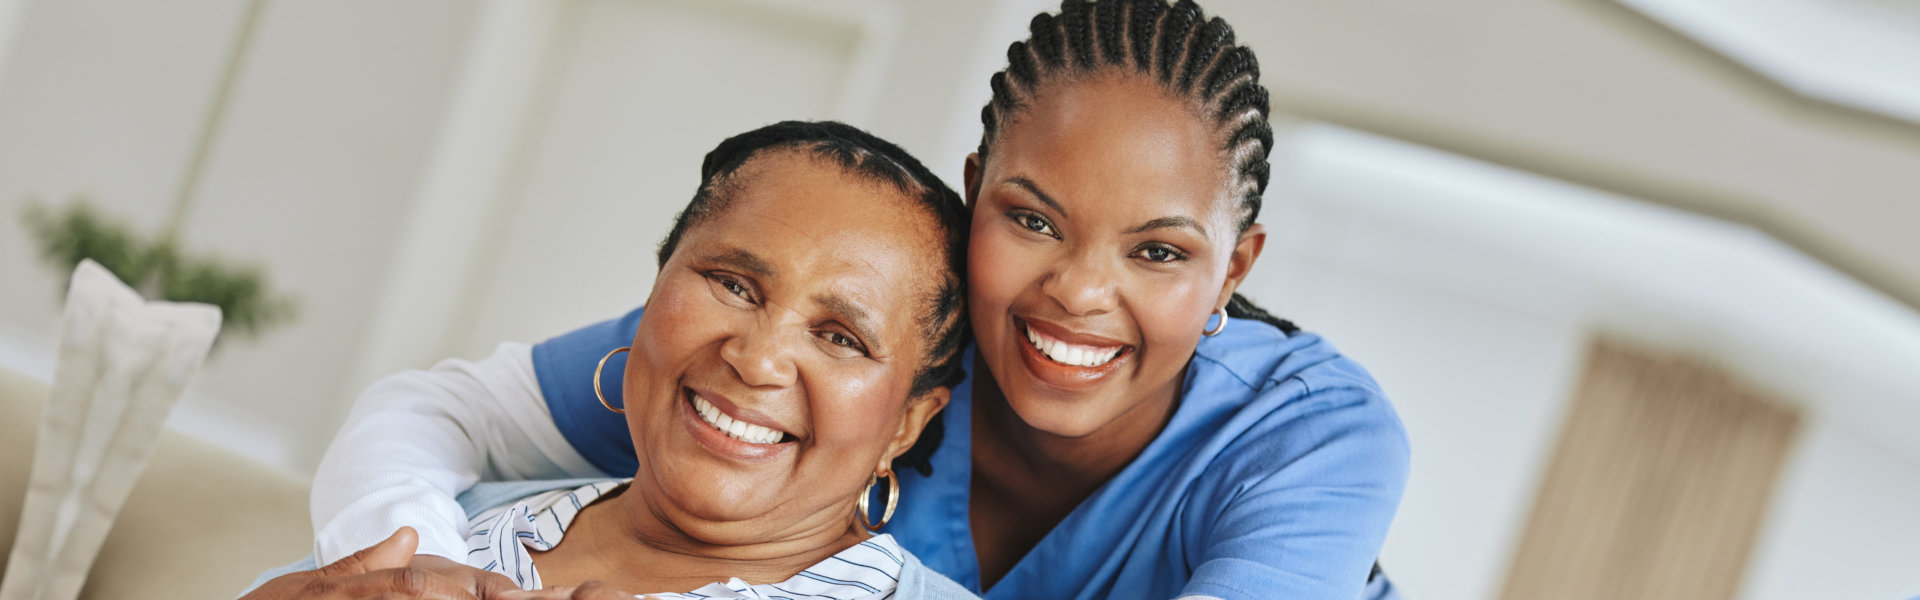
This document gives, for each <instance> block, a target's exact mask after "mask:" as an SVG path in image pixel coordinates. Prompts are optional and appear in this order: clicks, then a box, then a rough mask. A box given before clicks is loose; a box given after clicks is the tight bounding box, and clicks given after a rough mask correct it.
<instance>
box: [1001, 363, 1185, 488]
mask: <svg viewBox="0 0 1920 600" xmlns="http://www.w3.org/2000/svg"><path fill="white" fill-rule="evenodd" d="M985 364H986V361H985V360H979V359H977V358H976V360H975V361H974V365H976V368H978V369H980V370H981V371H982V373H981V374H980V375H976V376H975V377H974V388H973V415H974V420H975V423H974V425H973V428H974V434H973V440H974V444H975V447H974V456H975V457H976V463H979V462H987V463H991V464H997V465H998V466H1002V467H1009V468H1016V469H1018V470H1019V471H1024V473H1021V474H1020V475H1024V476H1021V477H1016V478H1013V479H1019V480H1025V482H1024V483H1023V485H1026V486H1037V487H1039V488H1040V489H1041V490H1045V491H1046V492H1047V495H1049V496H1052V497H1055V498H1059V499H1061V500H1069V499H1070V500H1071V504H1073V505H1077V504H1079V502H1080V501H1081V500H1084V499H1085V498H1086V497H1087V496H1089V495H1092V494H1093V492H1094V490H1096V489H1098V488H1099V487H1100V486H1101V485H1102V484H1105V483H1106V482H1107V480H1109V479H1112V478H1113V476H1114V475H1116V474H1118V473H1119V472H1120V470H1121V469H1124V468H1126V466H1127V464H1128V463H1131V462H1133V459H1134V457H1137V456H1139V455H1140V452H1141V451H1142V450H1145V449H1146V447H1147V444H1149V443H1152V442H1153V439H1154V438H1155V437H1157V436H1159V435H1160V431H1161V430H1162V429H1164V428H1166V425H1167V420H1168V419H1169V418H1171V417H1172V415H1173V409H1174V408H1175V407H1176V406H1177V405H1178V404H1179V402H1178V401H1179V382H1180V381H1182V380H1184V379H1185V377H1184V375H1183V376H1178V377H1175V378H1174V379H1173V380H1172V381H1170V382H1168V383H1167V384H1166V385H1163V386H1160V389H1155V390H1149V391H1148V394H1149V396H1148V397H1147V398H1146V399H1145V400H1143V401H1141V402H1138V403H1136V404H1134V406H1133V407H1132V408H1130V409H1128V410H1127V412H1125V413H1122V414H1121V415H1120V416H1119V417H1117V418H1115V419H1114V420H1113V421H1111V422H1109V423H1107V424H1105V425H1103V426H1101V427H1100V428H1099V429H1096V430H1094V431H1093V432H1091V433H1088V434H1086V435H1082V436H1073V437H1068V436H1062V435H1057V434H1054V433H1051V432H1048V431H1044V430H1041V429H1038V428H1035V427H1033V426H1032V425H1029V424H1028V423H1027V422H1026V421H1025V420H1023V419H1021V418H1020V415H1019V414H1018V413H1016V412H1014V410H1013V407H1012V405H1011V404H1009V403H1008V402H1007V398H1006V395H1005V393H1004V392H1003V391H1001V389H1000V385H999V383H998V382H996V381H994V379H993V376H992V373H990V372H986V371H987V369H986V368H985ZM982 459H984V460H982ZM1004 474H1005V473H1004V472H1003V475H1004ZM1029 489H1031V488H1029Z"/></svg>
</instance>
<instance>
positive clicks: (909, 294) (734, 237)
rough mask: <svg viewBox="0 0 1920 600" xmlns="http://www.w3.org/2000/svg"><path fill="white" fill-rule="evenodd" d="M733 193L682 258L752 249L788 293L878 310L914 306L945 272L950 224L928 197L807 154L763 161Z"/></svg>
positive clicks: (737, 176)
mask: <svg viewBox="0 0 1920 600" xmlns="http://www.w3.org/2000/svg"><path fill="white" fill-rule="evenodd" d="M725 193H726V194H727V195H728V198H727V200H726V201H725V202H724V203H723V206H722V208H721V209H720V210H719V211H718V213H717V214H715V215H713V216H712V217H711V218H709V219H707V220H706V222H704V223H701V224H700V225H698V226H697V227H695V228H694V229H693V230H692V231H689V232H687V237H686V239H684V240H683V241H682V246H681V248H679V249H677V250H676V251H675V255H676V256H678V255H680V254H681V253H683V252H691V253H708V252H714V251H716V250H721V248H720V247H724V249H725V251H733V250H741V251H746V252H749V253H752V254H753V255H755V256H756V257H758V258H760V259H761V260H764V261H766V262H767V263H768V266H770V267H771V268H772V270H773V272H774V278H775V279H777V280H778V281H777V283H778V284H779V285H780V286H782V287H783V288H786V289H789V290H792V291H796V292H799V291H804V292H806V293H808V294H813V293H826V292H831V293H835V294H838V295H841V296H844V297H847V298H848V299H851V300H854V301H855V302H859V303H861V304H864V305H867V306H868V308H869V310H895V309H896V308H898V307H901V306H910V305H911V303H913V302H916V301H918V300H919V299H920V298H921V297H922V295H923V294H924V293H925V292H924V291H922V290H921V289H920V288H921V286H923V285H929V284H927V283H925V282H928V281H930V280H934V279H935V278H932V277H926V276H925V274H926V273H927V272H928V270H929V269H944V268H945V261H944V260H942V249H941V247H940V244H941V239H942V238H941V237H940V235H939V227H940V224H939V223H938V222H937V221H936V220H935V218H934V217H933V215H932V214H931V212H930V211H928V210H925V209H924V208H922V207H921V206H920V204H919V201H918V200H916V199H914V198H911V197H908V196H907V195H906V194H905V193H903V192H901V191H900V190H899V188H896V187H894V186H893V185H891V184H887V183H883V182H878V181H874V180H871V179H868V178H864V177H860V176H858V175H854V174H851V173H848V172H846V171H845V170H844V169H842V168H841V167H839V166H838V165H835V164H833V163H832V162H829V161H827V160H824V159H820V158H816V157H813V156H811V155H810V154H808V153H806V152H805V151H800V150H781V151H774V152H769V153H764V154H761V155H759V156H755V157H754V158H753V159H752V160H749V161H748V162H747V164H745V165H742V166H741V168H740V169H739V170H738V171H736V172H735V173H734V174H733V180H732V182H731V183H730V185H729V186H728V189H727V191H726V192H725ZM908 282H913V283H914V285H908ZM893 320H897V319H881V321H883V322H884V321H893Z"/></svg>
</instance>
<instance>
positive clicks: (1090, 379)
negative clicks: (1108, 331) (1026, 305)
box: [1014, 318, 1134, 389]
mask: <svg viewBox="0 0 1920 600" xmlns="http://www.w3.org/2000/svg"><path fill="white" fill-rule="evenodd" d="M1014 324H1015V326H1016V327H1017V328H1018V329H1019V330H1020V334H1021V336H1022V337H1024V338H1025V340H1023V342H1024V343H1021V344H1020V346H1021V352H1020V355H1021V358H1022V362H1023V363H1025V364H1026V366H1027V370H1028V371H1029V372H1031V373H1033V374H1034V376H1035V377H1036V378H1037V379H1039V380H1040V381H1042V382H1044V383H1047V384H1049V385H1052V386H1054V387H1058V388H1063V389H1082V388H1086V387H1090V386H1093V385H1097V384H1098V383H1099V382H1101V381H1102V380H1104V379H1106V377H1107V376H1108V375H1111V374H1112V373H1113V372H1114V371H1115V370H1117V369H1118V368H1119V366H1120V365H1121V364H1123V363H1125V362H1126V361H1127V359H1128V358H1130V357H1132V355H1133V352H1134V347H1133V346H1131V345H1128V344H1125V343H1122V342H1119V341H1117V340H1113V339H1109V338H1105V337H1101V336H1097V335H1091V334H1086V333H1079V332H1074V331H1072V330H1069V329H1067V328H1065V327H1061V326H1058V325H1054V324H1052V323H1048V322H1045V321H1036V320H1028V319H1019V318H1016V319H1014Z"/></svg>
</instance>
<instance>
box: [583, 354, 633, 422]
mask: <svg viewBox="0 0 1920 600" xmlns="http://www.w3.org/2000/svg"><path fill="white" fill-rule="evenodd" d="M632 349H633V347H632V346H623V347H620V348H614V349H613V351H612V352H608V353H607V355H606V356H602V357H600V364H597V365H594V366H593V397H595V398H599V399H600V405H601V406H605V407H607V410H610V411H613V412H617V413H620V414H623V415H624V414H627V411H626V409H624V408H614V407H613V405H612V404H607V397H606V396H605V395H603V394H601V393H600V370H601V369H605V368H607V359H609V358H613V355H615V354H619V353H621V352H626V351H628V350H632ZM622 404H624V403H622Z"/></svg>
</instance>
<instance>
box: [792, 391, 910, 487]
mask: <svg viewBox="0 0 1920 600" xmlns="http://www.w3.org/2000/svg"><path fill="white" fill-rule="evenodd" d="M822 375H824V376H821V375H816V376H814V377H811V378H809V383H808V385H807V396H808V397H809V398H812V399H813V402H812V403H811V404H812V406H811V411H812V413H813V414H812V415H811V417H810V418H811V420H812V421H813V433H814V438H815V439H814V441H815V442H816V445H815V449H816V450H818V451H823V452H824V453H825V454H828V455H830V456H833V457H836V458H833V459H831V463H830V465H831V466H829V468H832V469H836V470H837V469H842V468H844V469H847V470H849V471H862V472H864V470H865V469H867V468H870V466H871V465H873V464H875V463H874V462H873V460H872V459H876V458H878V457H879V456H880V455H881V454H882V453H883V452H884V451H885V450H886V444H887V442H888V441H889V440H891V439H892V438H893V433H894V430H893V426H894V424H895V423H897V422H898V420H899V416H900V409H901V405H902V401H901V400H900V399H901V398H904V397H905V396H906V393H907V385H905V384H904V383H902V382H899V381H893V380H892V379H899V378H891V379H890V378H885V377H878V376H872V375H871V374H863V373H850V372H847V371H846V370H840V372H839V373H833V372H831V371H828V372H825V373H822ZM841 463H845V464H841Z"/></svg>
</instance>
